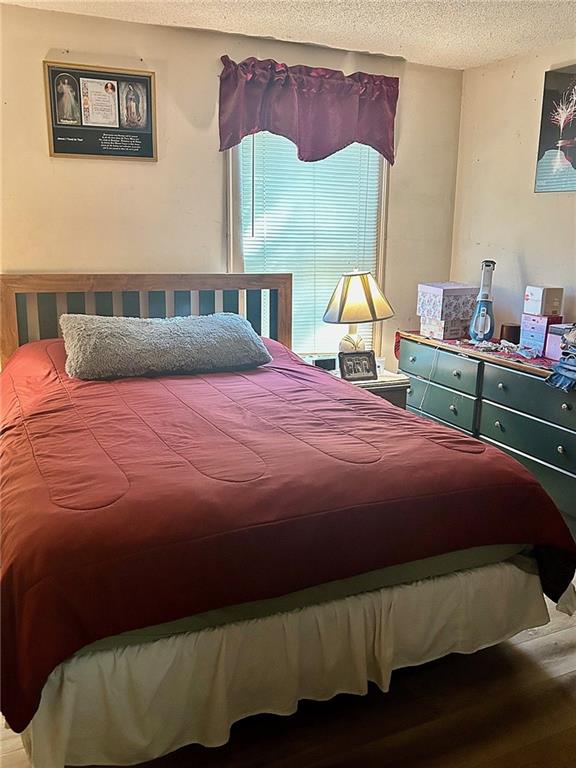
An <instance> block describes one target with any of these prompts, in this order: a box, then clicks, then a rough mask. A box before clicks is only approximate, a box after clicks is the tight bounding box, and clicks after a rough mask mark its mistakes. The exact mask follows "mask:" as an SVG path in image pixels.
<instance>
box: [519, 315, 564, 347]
mask: <svg viewBox="0 0 576 768" xmlns="http://www.w3.org/2000/svg"><path fill="white" fill-rule="evenodd" d="M561 322H562V316H561V315H528V314H526V313H524V314H523V315H522V322H521V325H520V345H521V346H523V347H528V348H529V349H533V350H534V351H535V352H537V353H538V355H543V354H544V348H545V346H546V336H547V334H548V329H549V327H550V326H551V325H555V324H558V323H561Z"/></svg>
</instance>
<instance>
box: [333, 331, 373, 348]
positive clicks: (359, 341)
mask: <svg viewBox="0 0 576 768" xmlns="http://www.w3.org/2000/svg"><path fill="white" fill-rule="evenodd" d="M365 348H366V345H365V344H364V339H363V338H362V336H360V335H359V334H357V333H347V334H346V336H343V337H342V339H340V344H339V346H338V349H339V350H340V352H362V351H363V350H364V349H365Z"/></svg>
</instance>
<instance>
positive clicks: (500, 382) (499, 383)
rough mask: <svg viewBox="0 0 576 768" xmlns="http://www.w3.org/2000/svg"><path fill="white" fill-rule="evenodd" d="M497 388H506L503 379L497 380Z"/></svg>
mask: <svg viewBox="0 0 576 768" xmlns="http://www.w3.org/2000/svg"><path fill="white" fill-rule="evenodd" d="M498 389H506V385H505V384H504V382H503V381H499V382H498Z"/></svg>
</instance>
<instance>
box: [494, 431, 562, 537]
mask: <svg viewBox="0 0 576 768" xmlns="http://www.w3.org/2000/svg"><path fill="white" fill-rule="evenodd" d="M486 442H488V443H491V444H492V443H493V441H492V440H487V441H486ZM495 445H496V447H497V448H500V450H502V451H504V452H505V453H507V454H508V455H509V456H512V458H513V459H516V461H519V462H520V463H521V464H523V465H524V466H525V467H526V469H528V470H529V471H530V472H531V473H532V474H533V475H534V477H535V478H536V479H537V480H538V481H539V482H540V484H541V485H542V487H543V488H544V489H545V490H546V491H547V493H548V494H549V495H550V496H551V497H552V498H553V499H554V502H555V503H556V506H557V507H558V509H559V510H560V511H561V512H562V513H563V515H564V519H565V520H566V522H567V524H568V526H569V527H570V530H571V532H572V535H573V536H574V538H576V477H574V476H573V475H570V474H568V473H567V472H562V471H561V470H559V469H555V468H554V467H551V466H550V465H549V464H544V463H543V462H541V461H537V460H536V459H533V458H531V457H530V456H525V455H524V454H522V453H518V452H517V451H514V450H512V449H510V448H506V447H505V446H502V445H500V444H499V443H495Z"/></svg>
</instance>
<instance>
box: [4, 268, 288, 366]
mask: <svg viewBox="0 0 576 768" xmlns="http://www.w3.org/2000/svg"><path fill="white" fill-rule="evenodd" d="M263 292H265V293H264V295H263ZM0 298H1V301H0V321H1V359H2V364H4V363H5V362H6V360H7V359H8V358H9V357H10V355H11V354H12V352H14V350H15V349H16V348H17V347H18V346H19V344H24V343H26V342H27V341H36V340H38V339H40V338H52V337H53V336H56V334H58V333H59V318H60V315H61V314H63V313H64V312H73V313H79V314H82V313H86V314H92V315H94V314H97V313H98V314H105V315H115V316H121V315H125V316H132V317H149V316H156V317H165V316H167V317H172V316H174V315H177V316H182V315H188V314H196V315H198V314H210V313H212V312H214V311H224V312H237V313H238V314H240V315H242V316H244V317H247V319H248V320H249V321H250V322H251V323H252V325H253V327H254V328H255V330H256V331H257V332H258V333H260V332H261V330H262V328H264V330H265V331H266V332H269V334H270V336H271V337H272V338H277V339H278V340H279V341H281V342H282V343H283V344H285V345H286V346H288V347H289V346H291V343H292V275H290V274H234V273H226V274H220V273H217V274H181V275H173V274H150V275H131V274H102V275H98V274H96V275H86V274H77V275H75V274H57V273H54V274H23V275H10V274H7V275H0ZM263 311H264V312H265V316H263V315H262V312H263Z"/></svg>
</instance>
